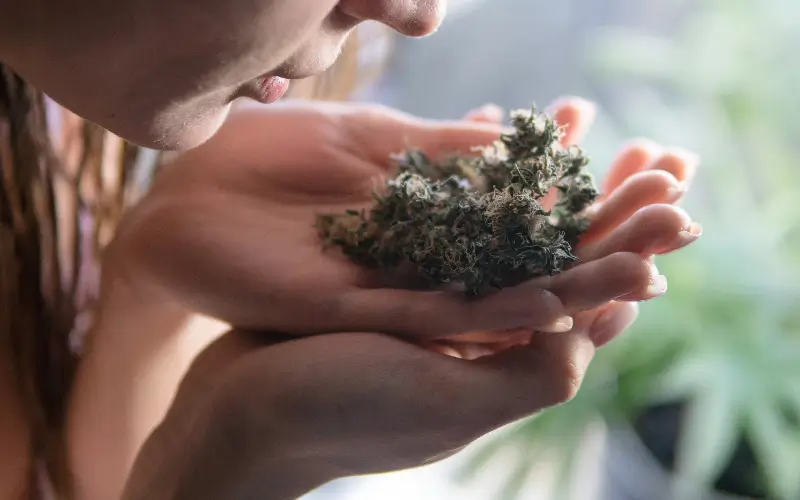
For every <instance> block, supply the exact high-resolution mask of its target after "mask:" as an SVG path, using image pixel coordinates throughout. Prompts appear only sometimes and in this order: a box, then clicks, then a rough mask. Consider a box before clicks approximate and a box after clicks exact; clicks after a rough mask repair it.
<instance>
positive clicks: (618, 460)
mask: <svg viewBox="0 0 800 500" xmlns="http://www.w3.org/2000/svg"><path fill="white" fill-rule="evenodd" d="M682 407H683V405H681V404H672V405H664V406H654V407H651V408H648V409H647V410H645V411H644V412H643V413H642V414H641V416H640V417H639V418H638V419H636V421H634V422H633V425H612V426H611V427H610V428H609V431H608V440H607V445H606V456H605V457H604V461H605V463H604V469H605V471H604V483H603V487H602V491H601V494H600V498H601V499H602V500H764V499H766V498H767V496H766V494H765V493H764V488H763V481H762V477H761V475H760V474H759V472H758V467H757V465H756V463H755V459H754V457H753V454H752V451H751V450H750V449H749V447H748V446H747V445H746V443H742V444H741V445H740V446H739V447H738V448H737V450H736V452H735V454H734V457H733V458H732V460H731V462H730V464H729V465H728V467H727V468H726V469H725V471H724V472H723V474H722V475H721V477H720V478H719V480H718V481H717V483H716V484H715V487H716V492H714V493H709V494H695V495H694V496H692V497H691V498H687V497H686V493H685V490H683V491H684V493H678V491H681V490H679V484H678V481H677V479H676V477H675V476H674V475H673V474H672V470H673V467H674V464H675V456H676V443H677V438H678V434H679V432H680V426H681V413H682Z"/></svg>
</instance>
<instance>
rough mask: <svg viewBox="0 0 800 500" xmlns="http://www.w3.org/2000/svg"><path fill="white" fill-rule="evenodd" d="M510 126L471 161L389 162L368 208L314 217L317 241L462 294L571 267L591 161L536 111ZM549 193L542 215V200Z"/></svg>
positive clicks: (416, 155) (411, 156)
mask: <svg viewBox="0 0 800 500" xmlns="http://www.w3.org/2000/svg"><path fill="white" fill-rule="evenodd" d="M511 124H512V125H513V127H514V131H513V132H511V133H508V134H504V135H502V136H501V137H500V139H499V140H498V141H496V142H495V143H494V144H492V145H489V146H484V147H481V148H480V149H479V151H478V154H475V155H471V156H466V155H457V156H451V157H448V158H443V159H439V160H433V159H431V158H429V157H428V156H427V155H425V154H424V153H422V152H421V151H416V150H409V151H406V152H405V153H403V154H400V155H396V156H395V157H393V160H394V161H395V162H396V163H397V174H396V176H395V177H393V178H391V179H389V180H388V181H387V182H386V185H385V186H383V187H382V189H381V190H380V191H379V192H378V193H376V194H375V202H374V204H373V206H372V207H371V208H370V209H368V210H363V211H354V210H350V211H347V212H345V213H342V214H324V215H320V216H319V217H318V221H317V227H318V229H319V232H320V235H321V237H322V239H323V241H324V242H325V243H326V244H333V245H336V246H338V247H340V248H341V249H342V251H343V252H344V254H345V255H346V256H348V257H349V258H350V259H352V260H353V261H355V262H357V263H358V264H360V265H363V266H367V267H371V268H375V269H377V270H380V271H392V270H393V269H395V268H398V267H400V266H411V268H412V269H413V270H414V271H415V273H416V275H417V276H416V277H417V278H422V279H423V280H424V281H425V282H426V283H427V285H428V286H429V287H431V288H437V287H441V286H443V285H449V286H456V287H458V288H460V289H461V290H463V291H464V292H465V293H467V294H469V295H482V294H484V293H487V292H488V291H490V290H491V289H493V288H495V289H497V288H502V287H507V286H513V285H515V284H518V283H520V282H523V281H526V280H528V279H531V278H535V277H539V276H547V275H554V274H557V273H559V272H561V271H563V270H564V269H566V268H567V267H568V266H570V265H572V264H574V263H575V262H577V260H578V259H577V257H576V256H575V255H574V253H573V248H574V246H575V244H576V243H577V239H578V237H579V236H580V234H581V233H582V232H583V231H585V230H586V228H587V227H588V221H587V220H586V218H585V217H584V216H583V215H582V212H583V210H584V209H585V208H586V207H587V206H589V205H590V204H591V203H593V202H594V200H595V199H596V198H597V195H598V192H597V190H596V189H595V187H594V183H593V181H592V177H591V175H590V174H589V173H588V172H587V171H586V167H587V165H588V163H589V160H588V158H587V157H586V156H585V155H584V154H583V151H582V150H581V149H580V148H577V147H570V148H564V147H562V146H561V144H560V139H561V138H562V136H563V129H562V128H561V127H559V126H558V125H557V124H556V122H555V120H553V118H551V117H549V116H547V115H544V114H537V113H536V112H535V109H534V108H532V109H531V110H530V111H516V112H514V113H512V115H511ZM553 190H555V192H556V200H555V203H554V205H553V206H552V210H548V209H547V208H545V207H544V206H543V205H542V201H543V200H542V198H543V197H544V196H545V195H547V194H548V193H549V192H551V191H553Z"/></svg>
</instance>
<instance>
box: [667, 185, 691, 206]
mask: <svg viewBox="0 0 800 500" xmlns="http://www.w3.org/2000/svg"><path fill="white" fill-rule="evenodd" d="M688 190H689V186H688V184H687V183H686V182H678V183H677V184H675V185H674V186H671V187H670V188H669V189H667V203H675V202H676V201H678V200H680V199H681V198H683V197H684V196H685V195H686V192H687V191H688Z"/></svg>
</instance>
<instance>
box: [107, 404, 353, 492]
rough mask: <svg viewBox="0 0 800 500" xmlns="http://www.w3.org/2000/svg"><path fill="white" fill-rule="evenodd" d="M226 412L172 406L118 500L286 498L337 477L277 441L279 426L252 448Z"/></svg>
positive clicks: (249, 438)
mask: <svg viewBox="0 0 800 500" xmlns="http://www.w3.org/2000/svg"><path fill="white" fill-rule="evenodd" d="M179 397H180V396H179ZM206 401H207V400H206ZM187 415H193V416H195V417H194V418H193V419H192V420H191V421H188V420H189V419H187ZM229 415H230V413H228V412H225V411H224V410H223V411H217V412H214V411H212V410H209V409H207V408H191V409H187V408H180V407H173V408H172V409H171V410H170V413H169V414H168V415H167V417H166V418H165V419H164V421H163V422H162V424H161V425H160V426H159V427H158V429H157V430H156V431H155V432H153V433H152V434H151V436H150V438H149V439H148V441H147V442H146V443H145V445H144V446H143V448H142V450H141V452H140V454H139V456H138V458H137V460H136V463H135V464H134V467H133V471H132V473H131V475H130V477H129V479H128V482H127V484H126V487H125V491H124V493H123V495H122V500H222V499H224V500H256V499H258V500H262V499H269V500H284V499H287V500H289V499H295V498H297V497H299V496H302V495H303V494H305V493H307V492H309V491H311V490H313V489H315V488H317V487H319V486H321V485H322V484H325V483H327V482H328V481H330V480H332V479H335V478H336V477H337V476H338V474H336V473H335V472H334V471H333V470H330V469H329V467H328V466H327V465H326V464H319V463H315V462H314V460H313V458H310V457H307V456H305V455H304V454H303V453H298V448H293V447H288V446H286V445H279V444H277V443H279V442H280V439H279V438H278V436H280V429H279V426H276V427H275V434H274V436H272V437H273V438H274V439H270V436H259V438H261V439H258V443H259V444H258V447H252V443H253V441H254V440H253V436H243V435H239V428H238V427H239V423H238V422H236V421H235V420H231V419H230V417H229ZM270 448H271V449H270ZM300 449H302V447H300Z"/></svg>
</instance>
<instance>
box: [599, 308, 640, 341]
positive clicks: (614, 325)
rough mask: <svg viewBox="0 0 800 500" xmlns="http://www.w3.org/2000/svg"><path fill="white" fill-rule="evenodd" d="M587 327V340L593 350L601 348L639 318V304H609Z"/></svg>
mask: <svg viewBox="0 0 800 500" xmlns="http://www.w3.org/2000/svg"><path fill="white" fill-rule="evenodd" d="M601 311H602V312H601V313H600V314H599V315H598V316H597V317H596V318H595V319H594V321H593V322H592V325H591V327H589V338H591V339H592V343H593V344H594V346H595V348H598V347H602V346H604V345H606V344H608V343H609V342H611V341H612V340H614V339H615V338H617V337H618V336H619V335H620V334H621V333H623V332H624V331H625V330H627V329H628V328H629V327H630V326H631V325H632V324H633V323H634V321H636V318H637V317H639V304H638V303H636V302H611V303H610V304H609V305H607V306H606V307H604V308H602V310H601Z"/></svg>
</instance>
